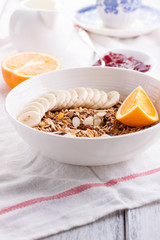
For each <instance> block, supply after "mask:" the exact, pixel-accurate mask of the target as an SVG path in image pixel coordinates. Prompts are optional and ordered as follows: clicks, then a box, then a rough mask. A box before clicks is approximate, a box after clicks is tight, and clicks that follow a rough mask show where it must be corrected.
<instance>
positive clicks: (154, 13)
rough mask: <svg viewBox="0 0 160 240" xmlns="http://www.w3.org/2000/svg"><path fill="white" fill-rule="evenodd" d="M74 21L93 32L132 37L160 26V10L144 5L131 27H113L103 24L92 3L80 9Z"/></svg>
mask: <svg viewBox="0 0 160 240" xmlns="http://www.w3.org/2000/svg"><path fill="white" fill-rule="evenodd" d="M74 22H75V23H76V24H78V25H79V26H81V27H82V28H84V29H86V30H87V31H90V32H93V33H97V34H101V35H107V36H111V37H118V38H130V37H136V36H139V35H142V34H147V33H149V32H151V31H153V30H155V29H157V28H158V27H160V11H158V10H157V9H155V8H152V7H149V6H145V5H142V6H141V8H140V10H139V15H138V17H137V19H136V20H135V22H134V23H133V24H132V25H131V26H129V28H123V29H113V28H109V27H107V26H105V25H104V24H103V22H102V20H101V19H100V18H99V16H98V13H97V9H96V5H92V6H88V7H85V8H82V9H80V10H78V11H77V12H76V14H75V18H74Z"/></svg>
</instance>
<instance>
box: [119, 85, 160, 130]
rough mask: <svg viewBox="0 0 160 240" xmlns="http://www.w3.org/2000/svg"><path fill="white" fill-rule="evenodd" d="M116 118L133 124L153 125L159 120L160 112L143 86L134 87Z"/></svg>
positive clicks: (138, 125)
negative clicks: (159, 114) (159, 112)
mask: <svg viewBox="0 0 160 240" xmlns="http://www.w3.org/2000/svg"><path fill="white" fill-rule="evenodd" d="M116 119H117V120H119V121H120V122H122V123H124V124H126V125H128V126H131V127H140V126H147V125H151V124H153V123H155V122H157V121H158V120H159V116H158V112H157V110H156V108H155V106H154V104H153V103H152V101H151V100H150V98H149V96H148V95H147V93H146V92H145V91H144V89H143V88H142V87H141V86H138V87H137V88H136V89H134V90H133V91H132V92H131V93H130V94H129V96H128V97H127V98H126V99H125V100H124V102H123V103H122V105H121V106H120V108H119V109H118V111H117V114H116Z"/></svg>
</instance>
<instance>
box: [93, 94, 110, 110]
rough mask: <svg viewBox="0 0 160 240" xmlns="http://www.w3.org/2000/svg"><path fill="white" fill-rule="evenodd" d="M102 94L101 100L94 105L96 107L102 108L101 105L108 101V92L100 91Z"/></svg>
mask: <svg viewBox="0 0 160 240" xmlns="http://www.w3.org/2000/svg"><path fill="white" fill-rule="evenodd" d="M100 94H101V96H100V99H99V101H98V102H97V104H95V105H94V108H95V109H101V107H102V106H103V105H104V104H105V103H106V102H107V99H108V95H107V93H106V92H104V91H100Z"/></svg>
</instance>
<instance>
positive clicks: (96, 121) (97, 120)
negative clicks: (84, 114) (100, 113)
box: [94, 117, 102, 126]
mask: <svg viewBox="0 0 160 240" xmlns="http://www.w3.org/2000/svg"><path fill="white" fill-rule="evenodd" d="M101 122H102V120H101V119H100V118H99V117H96V118H94V126H100V125H101Z"/></svg>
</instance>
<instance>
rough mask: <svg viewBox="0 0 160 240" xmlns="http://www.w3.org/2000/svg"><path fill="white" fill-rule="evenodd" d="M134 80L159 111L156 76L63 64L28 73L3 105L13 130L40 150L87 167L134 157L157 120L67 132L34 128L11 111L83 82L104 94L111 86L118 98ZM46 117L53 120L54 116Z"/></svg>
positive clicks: (153, 133) (150, 139)
mask: <svg viewBox="0 0 160 240" xmlns="http://www.w3.org/2000/svg"><path fill="white" fill-rule="evenodd" d="M75 79H76V81H75ZM53 80H54V81H53ZM138 85H141V86H142V88H144V89H145V90H146V92H147V94H148V96H149V98H150V99H151V101H152V102H153V104H154V105H155V107H156V108H157V111H158V113H159V105H158V102H159V92H160V82H159V81H158V80H157V79H154V78H152V77H151V76H149V75H145V74H143V73H139V72H136V71H130V70H124V69H115V68H102V67H88V68H74V69H66V70H61V71H55V72H49V73H46V74H42V75H40V76H38V77H34V81H33V79H30V80H28V81H25V82H23V83H21V84H20V85H18V86H17V87H16V88H14V89H13V90H12V91H11V92H10V93H9V95H8V96H7V98H6V104H5V105H6V110H7V112H8V115H9V117H10V119H11V121H12V123H13V124H14V126H15V127H16V130H17V131H18V133H19V134H20V135H21V136H22V138H23V139H24V140H25V141H26V142H28V143H29V144H31V145H32V146H33V147H35V148H36V149H37V150H38V151H39V152H40V153H41V154H43V155H45V156H47V157H49V158H51V159H54V160H57V161H60V162H64V163H70V164H76V165H88V166H89V165H92V166H95V165H107V164H112V163H117V162H120V161H124V160H128V159H131V158H134V157H135V156H137V155H138V154H140V153H142V152H143V151H144V150H145V149H147V148H148V146H151V144H153V143H154V141H156V139H157V138H158V137H159V133H160V124H159V123H157V124H155V125H152V126H150V127H148V128H146V129H143V130H142V131H138V132H133V133H130V134H123V135H118V136H117V135H116V136H111V137H83V136H82V137H70V136H65V135H64V136H63V135H58V134H54V133H53V132H47V131H39V130H37V129H35V128H32V127H30V126H27V125H25V124H23V123H21V122H20V121H19V120H17V116H18V114H19V113H20V112H21V111H23V110H24V108H25V106H26V105H28V104H29V103H30V102H34V101H35V99H38V98H39V97H41V96H42V95H45V94H46V93H48V92H50V91H57V89H63V90H64V91H67V92H68V90H70V89H79V88H81V87H83V88H91V89H98V90H99V91H104V92H106V93H108V92H112V91H113V90H114V91H116V92H118V93H119V94H120V98H121V99H122V101H124V99H125V98H126V97H127V96H128V95H129V94H130V93H131V92H132V90H133V89H135V88H136V87H137V86H138ZM81 96H82V95H81ZM19 99H21V101H19ZM81 99H82V97H81ZM124 102H125V101H124ZM14 106H16V108H15V107H14ZM46 106H47V105H46ZM77 107H78V106H77ZM113 107H114V106H113ZM55 110H57V109H55ZM102 110H103V109H102ZM56 114H57V115H56V117H57V119H56V120H57V121H58V120H62V119H63V117H64V115H65V114H66V113H65V112H62V111H61V112H57V113H56ZM67 114H68V113H67ZM80 115H81V113H80ZM52 117H53V120H54V119H55V118H54V117H55V116H51V118H52ZM75 117H77V116H75ZM88 117H89V116H88ZM102 117H103V116H102ZM71 121H72V120H71ZM87 121H89V122H87V124H86V125H91V123H92V121H91V119H87ZM74 124H77V119H74ZM42 125H43V124H42ZM84 125H85V124H84ZM76 126H77V125H76ZM42 127H43V126H42ZM87 129H88V132H90V131H92V130H93V129H91V128H90V127H87ZM62 150H63V151H62Z"/></svg>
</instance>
